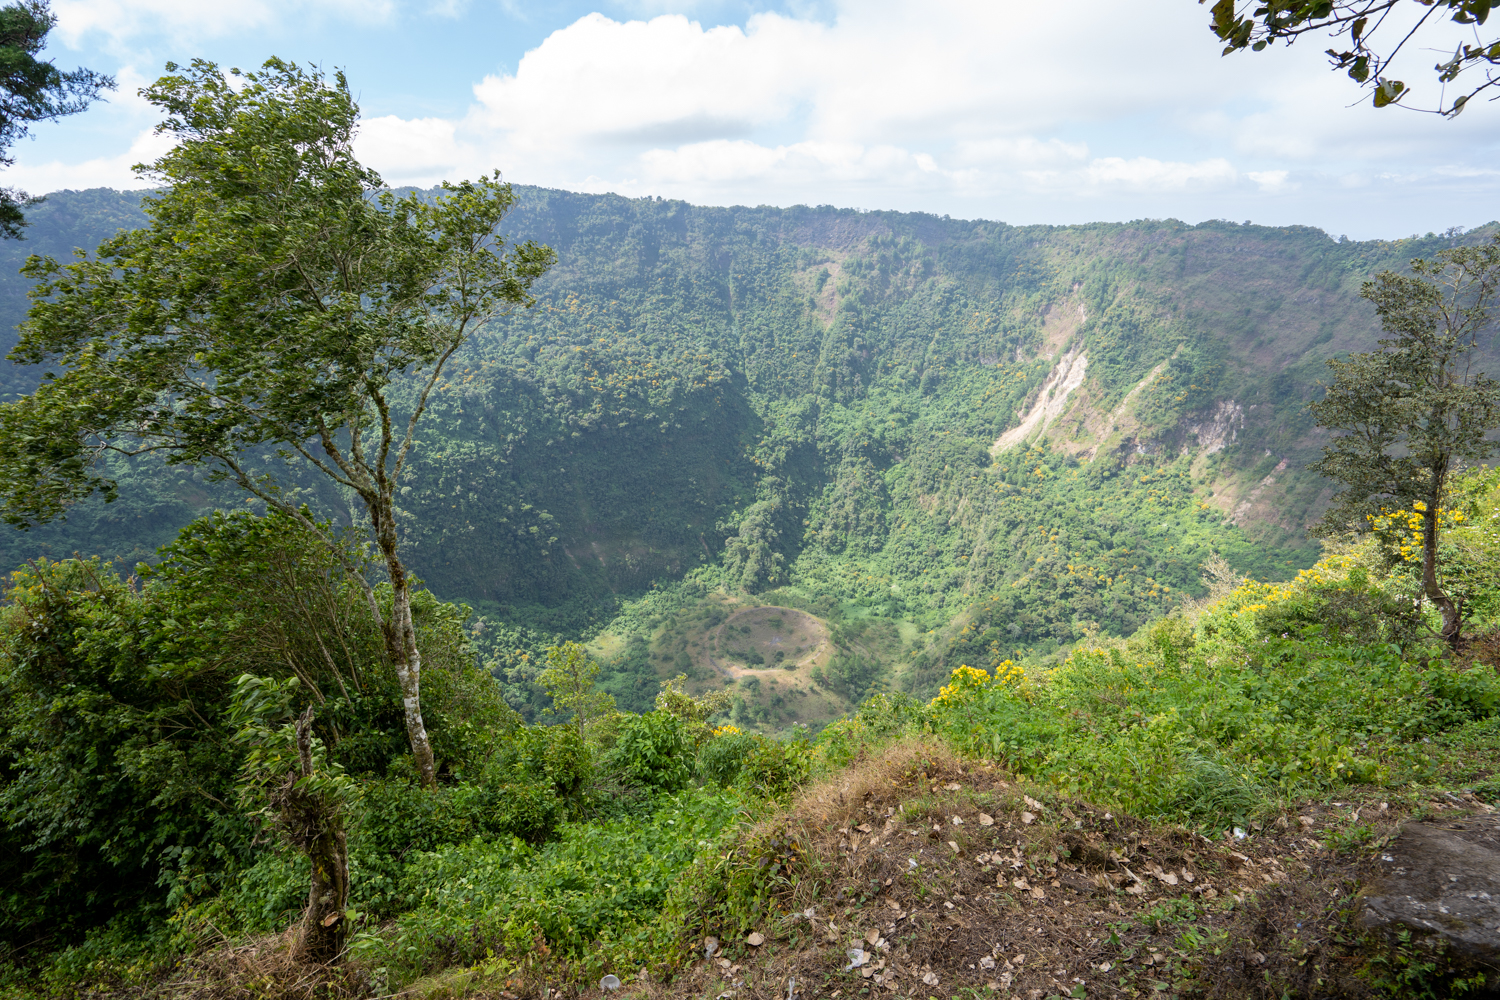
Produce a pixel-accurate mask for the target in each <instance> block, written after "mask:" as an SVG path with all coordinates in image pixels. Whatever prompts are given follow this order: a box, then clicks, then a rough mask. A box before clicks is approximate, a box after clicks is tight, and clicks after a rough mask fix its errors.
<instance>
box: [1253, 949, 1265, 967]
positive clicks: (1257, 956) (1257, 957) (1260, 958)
mask: <svg viewBox="0 0 1500 1000" xmlns="http://www.w3.org/2000/svg"><path fill="white" fill-rule="evenodd" d="M1250 961H1252V962H1254V963H1255V964H1256V965H1265V964H1266V956H1264V955H1262V954H1261V953H1260V952H1258V951H1252V952H1251V953H1250Z"/></svg>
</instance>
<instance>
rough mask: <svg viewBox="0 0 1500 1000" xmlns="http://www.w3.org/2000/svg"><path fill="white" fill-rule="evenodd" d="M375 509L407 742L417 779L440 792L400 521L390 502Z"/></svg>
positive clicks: (388, 637) (388, 642)
mask: <svg viewBox="0 0 1500 1000" xmlns="http://www.w3.org/2000/svg"><path fill="white" fill-rule="evenodd" d="M380 506H381V508H383V509H376V508H375V507H374V505H372V506H371V510H370V513H371V514H372V515H374V516H373V517H372V520H373V521H374V522H375V540H376V542H377V544H379V546H380V552H381V555H383V556H384V557H385V570H386V574H387V575H388V576H389V577H390V578H391V614H390V619H389V620H388V621H383V622H381V623H380V627H381V631H382V632H384V633H385V648H386V654H387V655H388V656H389V657H390V658H391V666H393V667H395V669H396V679H397V680H398V681H400V682H401V707H402V710H403V712H404V714H405V717H406V738H407V741H408V742H409V743H410V744H411V755H412V758H413V760H415V761H416V765H417V776H418V777H419V778H420V779H421V782H422V787H423V788H426V789H428V790H435V789H436V788H437V766H436V763H435V761H434V759H433V755H432V743H431V742H430V741H429V740H428V739H427V724H426V723H425V722H424V721H423V720H422V654H421V652H419V651H418V649H417V629H416V626H415V625H413V624H412V619H411V584H410V581H409V580H408V578H407V575H406V567H405V566H403V565H402V564H401V558H400V556H398V555H397V554H396V545H397V539H396V517H395V510H394V505H393V504H391V503H390V502H389V500H387V501H386V502H385V503H383V504H381V505H380Z"/></svg>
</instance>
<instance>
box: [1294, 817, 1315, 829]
mask: <svg viewBox="0 0 1500 1000" xmlns="http://www.w3.org/2000/svg"><path fill="white" fill-rule="evenodd" d="M1297 822H1298V823H1300V824H1302V829H1304V830H1311V829H1312V828H1313V824H1314V823H1315V822H1316V820H1314V819H1313V818H1312V817H1311V816H1298V817H1297Z"/></svg>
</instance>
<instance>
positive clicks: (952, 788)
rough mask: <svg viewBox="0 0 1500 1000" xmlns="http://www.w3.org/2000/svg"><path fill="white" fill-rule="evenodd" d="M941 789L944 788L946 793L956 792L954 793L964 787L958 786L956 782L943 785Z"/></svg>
mask: <svg viewBox="0 0 1500 1000" xmlns="http://www.w3.org/2000/svg"><path fill="white" fill-rule="evenodd" d="M943 787H944V788H946V789H948V791H950V792H956V791H958V790H959V789H960V788H962V787H964V786H963V785H960V784H959V783H958V782H956V781H950V782H948V783H947V784H946V785H944V786H943Z"/></svg>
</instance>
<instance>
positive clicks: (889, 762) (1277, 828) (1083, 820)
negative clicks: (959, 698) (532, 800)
mask: <svg viewBox="0 0 1500 1000" xmlns="http://www.w3.org/2000/svg"><path fill="white" fill-rule="evenodd" d="M1424 808H1425V810H1426V812H1427V813H1429V814H1431V815H1437V816H1444V815H1446V816H1450V817H1460V816H1463V815H1467V814H1468V813H1470V812H1473V811H1476V810H1484V809H1488V808H1489V807H1487V806H1484V805H1483V804H1482V803H1479V802H1477V801H1473V800H1464V799H1458V800H1454V801H1442V802H1432V803H1427V804H1426V806H1425V807H1424ZM1401 818H1403V817H1402V815H1400V814H1399V812H1398V810H1396V809H1393V808H1391V807H1390V806H1389V804H1386V803H1381V802H1377V801H1370V802H1363V803H1358V802H1347V801H1341V802H1334V803H1327V804H1323V805H1320V806H1308V807H1305V808H1303V809H1299V810H1293V811H1291V812H1289V813H1288V814H1286V815H1284V816H1281V817H1279V818H1277V819H1276V820H1275V821H1273V822H1272V823H1270V824H1261V826H1260V828H1258V829H1252V830H1244V831H1235V830H1230V831H1225V832H1224V833H1223V834H1222V835H1221V836H1218V837H1207V836H1204V835H1202V834H1199V833H1193V832H1189V831H1187V830H1184V829H1181V828H1171V827H1161V826H1152V825H1150V824H1146V823H1143V822H1140V821H1138V820H1135V819H1131V818H1128V817H1121V816H1115V815H1113V814H1111V813H1110V812H1109V811H1107V810H1102V809H1099V808H1096V807H1092V806H1090V805H1088V804H1086V803H1080V802H1076V801H1070V800H1067V799H1063V798H1058V797H1056V796H1052V795H1049V794H1047V793H1045V792H1043V791H1042V790H1041V789H1039V788H1036V787H1033V786H1028V785H1026V784H1024V783H1021V782H1017V781H1016V780H1015V779H1014V778H1013V777H1012V776H1009V775H1007V774H1005V773H1004V772H1001V771H999V770H998V769H996V768H994V767H993V766H984V765H972V764H965V763H963V762H960V761H959V760H957V759H956V758H954V757H952V756H951V755H950V754H948V753H947V752H946V751H943V750H941V749H940V748H937V747H934V746H930V745H928V746H923V745H906V746H904V747H901V748H898V749H897V750H896V751H895V752H893V753H891V754H889V755H886V756H885V757H883V758H882V759H879V760H867V761H863V762H861V763H860V764H859V765H858V766H857V767H856V768H855V769H854V770H853V771H852V772H850V775H849V776H847V777H846V778H845V779H844V780H842V781H841V782H840V783H837V784H825V785H822V786H819V787H816V788H813V789H811V790H809V791H808V792H807V793H805V794H804V795H803V796H802V797H801V799H800V800H799V801H798V803H797V804H796V806H795V807H794V808H793V809H792V810H790V811H789V812H788V814H787V815H786V816H785V817H784V818H783V819H781V820H780V821H779V825H777V826H775V827H774V828H767V829H766V830H763V831H762V835H763V836H762V839H763V840H764V841H765V842H768V843H792V844H794V845H795V847H794V848H793V849H792V850H791V852H790V854H791V855H792V856H791V857H789V858H786V859H784V860H788V861H790V862H792V863H793V864H794V865H795V866H796V867H798V868H799V869H800V871H801V878H800V881H799V884H798V885H797V888H796V889H795V890H793V891H791V892H789V893H787V894H785V895H784V896H783V897H782V898H779V899H777V900H776V903H777V910H778V912H777V913H776V914H775V915H774V916H772V917H769V918H767V919H766V920H765V921H764V922H763V924H762V925H761V926H757V927H755V928H753V929H752V930H751V931H750V932H749V933H745V934H737V935H735V936H734V937H733V938H730V937H728V936H727V935H726V937H725V939H724V940H723V941H722V942H719V941H718V940H717V938H716V937H715V938H714V940H713V941H710V940H709V938H710V935H705V938H704V941H702V942H700V943H699V949H700V950H699V952H698V954H699V956H700V957H699V958H697V959H696V960H694V961H693V962H691V963H690V964H689V965H688V966H687V967H686V968H684V969H682V970H681V971H680V972H679V973H677V974H676V975H675V976H674V977H673V978H672V979H671V980H670V981H669V982H667V983H657V982H654V981H652V980H650V979H649V978H648V979H644V980H642V979H635V980H633V981H630V980H627V982H626V985H625V987H624V988H622V989H621V991H620V993H619V995H620V996H632V997H636V998H638V1000H668V998H683V1000H686V998H698V997H703V998H717V1000H772V998H788V997H790V998H791V1000H797V998H808V1000H811V998H814V997H822V998H828V1000H841V998H842V1000H854V998H856V997H857V998H875V997H879V996H891V997H934V998H937V997H959V996H964V997H970V996H972V997H1016V998H1025V1000H1044V998H1049V997H1057V998H1062V997H1077V998H1083V997H1087V998H1106V997H1146V996H1152V997H1156V996H1161V997H1168V996H1188V995H1191V996H1208V997H1221V998H1230V997H1235V998H1238V997H1265V998H1268V1000H1269V998H1272V997H1276V998H1279V997H1281V996H1283V994H1285V995H1287V996H1292V997H1296V996H1304V997H1322V998H1333V997H1351V998H1353V997H1359V998H1363V997H1370V996H1375V995H1377V994H1376V993H1375V992H1374V991H1373V990H1372V988H1371V985H1370V982H1369V977H1368V976H1366V975H1364V974H1363V972H1362V970H1363V968H1364V965H1365V963H1366V961H1367V959H1368V954H1367V951H1366V949H1367V945H1368V943H1367V942H1365V941H1363V940H1362V939H1361V938H1360V936H1359V934H1358V932H1357V930H1356V929H1355V928H1353V927H1352V926H1351V924H1350V919H1349V912H1350V905H1351V902H1352V900H1353V899H1354V896H1355V893H1356V892H1357V890H1358V886H1359V885H1360V883H1361V882H1362V881H1363V880H1365V879H1366V878H1367V877H1368V876H1369V875H1370V874H1371V872H1372V871H1373V864H1374V862H1373V860H1372V851H1373V849H1374V848H1378V847H1379V845H1380V844H1381V843H1382V838H1385V837H1389V836H1391V835H1392V834H1393V833H1394V831H1395V829H1396V826H1397V825H1398V823H1399V821H1400V819H1401ZM1353 828H1358V830H1359V832H1358V833H1357V834H1350V833H1349V832H1348V831H1349V830H1350V829H1353ZM772 834H776V835H775V836H772ZM1349 836H1355V837H1358V838H1361V839H1362V841H1363V847H1364V849H1362V850H1349V851H1343V852H1340V851H1338V850H1336V849H1335V846H1336V844H1334V843H1330V841H1335V842H1336V841H1337V840H1338V838H1340V837H1349ZM753 839H754V838H752V840H753ZM711 943H717V945H718V947H717V948H714V949H713V950H712V951H710V949H709V948H708V945H709V944H711ZM622 978H626V977H622ZM560 986H561V987H562V989H563V990H564V991H567V989H568V987H567V986H564V985H563V984H551V985H549V986H548V987H544V988H548V989H551V990H552V991H553V992H554V993H555V992H556V991H557V990H558V988H559V987H560ZM590 986H592V984H589V985H584V986H582V987H581V988H580V989H579V993H580V994H581V995H590V994H592V993H597V992H598V989H597V986H592V989H591V988H590Z"/></svg>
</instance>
